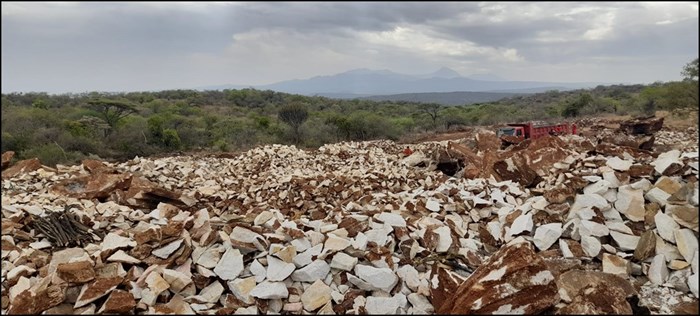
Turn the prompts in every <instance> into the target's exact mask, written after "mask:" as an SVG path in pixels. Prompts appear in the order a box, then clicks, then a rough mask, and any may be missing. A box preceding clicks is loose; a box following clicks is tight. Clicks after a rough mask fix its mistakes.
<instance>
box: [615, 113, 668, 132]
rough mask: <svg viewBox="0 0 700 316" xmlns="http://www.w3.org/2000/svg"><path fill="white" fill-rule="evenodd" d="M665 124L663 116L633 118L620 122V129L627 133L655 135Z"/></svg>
mask: <svg viewBox="0 0 700 316" xmlns="http://www.w3.org/2000/svg"><path fill="white" fill-rule="evenodd" d="M663 125H664V118H663V117H658V118H657V117H654V116H651V117H641V118H632V119H629V120H627V121H624V122H622V123H620V127H619V130H620V131H621V132H623V133H625V134H627V135H653V134H654V133H656V132H658V131H659V130H660V129H661V128H662V127H663Z"/></svg>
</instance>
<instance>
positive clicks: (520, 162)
mask: <svg viewBox="0 0 700 316" xmlns="http://www.w3.org/2000/svg"><path fill="white" fill-rule="evenodd" d="M493 170H494V171H495V172H496V174H497V175H498V176H500V178H501V179H502V180H511V181H513V182H518V183H520V184H521V185H522V186H524V187H528V188H529V187H534V186H536V185H537V184H538V183H540V181H542V177H540V176H539V175H538V174H537V172H535V170H533V169H532V168H530V166H529V165H528V164H527V162H526V161H525V159H523V157H522V156H512V157H510V158H506V159H504V160H499V161H496V163H494V164H493Z"/></svg>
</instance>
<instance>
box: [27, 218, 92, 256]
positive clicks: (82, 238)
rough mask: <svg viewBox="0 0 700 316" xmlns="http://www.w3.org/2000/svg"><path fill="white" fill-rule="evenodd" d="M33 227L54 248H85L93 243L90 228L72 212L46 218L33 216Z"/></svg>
mask: <svg viewBox="0 0 700 316" xmlns="http://www.w3.org/2000/svg"><path fill="white" fill-rule="evenodd" d="M33 219H34V220H33V222H32V227H33V228H34V229H36V230H37V232H39V233H42V234H44V236H46V237H47V238H48V239H49V241H50V242H51V244H52V245H53V246H54V247H68V246H84V245H85V244H87V243H89V242H92V241H93V240H94V239H93V235H92V233H91V232H90V228H89V227H87V226H85V225H83V223H81V222H80V219H79V218H78V216H76V215H75V214H73V213H71V212H70V211H62V212H51V213H49V215H48V216H45V217H34V216H33Z"/></svg>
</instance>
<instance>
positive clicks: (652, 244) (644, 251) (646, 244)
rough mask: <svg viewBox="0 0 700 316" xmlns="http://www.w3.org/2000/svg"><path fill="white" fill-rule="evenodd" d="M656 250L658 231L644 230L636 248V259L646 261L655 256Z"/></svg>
mask: <svg viewBox="0 0 700 316" xmlns="http://www.w3.org/2000/svg"><path fill="white" fill-rule="evenodd" d="M655 252H656V233H654V231H652V230H647V231H646V232H644V233H643V234H642V236H641V238H640V239H639V243H637V248H635V249H634V259H637V260H638V261H644V260H646V259H647V258H651V257H652V256H654V254H655Z"/></svg>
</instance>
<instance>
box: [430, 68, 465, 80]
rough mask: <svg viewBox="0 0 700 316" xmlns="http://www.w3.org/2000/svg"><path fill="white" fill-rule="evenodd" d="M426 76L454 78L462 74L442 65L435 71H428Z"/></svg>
mask: <svg viewBox="0 0 700 316" xmlns="http://www.w3.org/2000/svg"><path fill="white" fill-rule="evenodd" d="M428 76H430V77H433V78H456V77H461V76H462V75H460V74H459V73H458V72H456V71H454V70H452V69H450V68H447V67H442V68H440V69H438V70H436V71H435V72H433V73H430V74H429V75H428Z"/></svg>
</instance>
